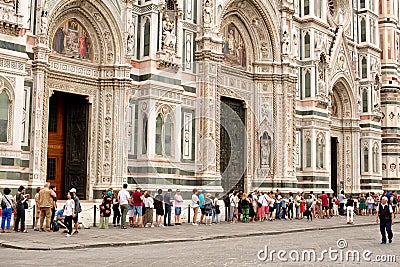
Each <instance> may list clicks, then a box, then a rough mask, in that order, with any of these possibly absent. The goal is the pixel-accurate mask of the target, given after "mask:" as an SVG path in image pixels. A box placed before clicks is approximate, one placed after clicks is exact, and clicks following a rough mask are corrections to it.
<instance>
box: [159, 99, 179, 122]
mask: <svg viewBox="0 0 400 267" xmlns="http://www.w3.org/2000/svg"><path fill="white" fill-rule="evenodd" d="M158 114H160V115H161V118H162V119H163V121H164V120H165V118H166V117H167V116H168V115H169V116H171V121H172V122H173V121H174V119H175V114H174V107H173V106H171V105H168V104H161V103H158V107H157V109H156V115H157V116H158ZM157 116H156V117H157Z"/></svg>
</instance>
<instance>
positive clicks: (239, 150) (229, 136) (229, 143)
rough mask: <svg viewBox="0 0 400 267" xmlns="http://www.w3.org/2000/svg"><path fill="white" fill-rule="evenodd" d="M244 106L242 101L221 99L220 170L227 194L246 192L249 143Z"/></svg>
mask: <svg viewBox="0 0 400 267" xmlns="http://www.w3.org/2000/svg"><path fill="white" fill-rule="evenodd" d="M243 104H244V102H243V101H242V100H238V99H233V98H227V97H221V120H220V122H221V124H220V129H221V130H220V170H221V176H222V187H223V189H224V192H225V193H227V192H229V191H230V190H231V189H236V190H244V175H245V170H246V156H245V155H246V153H247V143H246V127H245V109H244V107H243Z"/></svg>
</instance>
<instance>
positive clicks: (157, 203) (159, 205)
mask: <svg viewBox="0 0 400 267" xmlns="http://www.w3.org/2000/svg"><path fill="white" fill-rule="evenodd" d="M154 208H155V209H156V210H160V209H162V202H161V201H160V200H158V199H156V198H154Z"/></svg>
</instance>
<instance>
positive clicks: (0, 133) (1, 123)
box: [0, 88, 10, 142]
mask: <svg viewBox="0 0 400 267" xmlns="http://www.w3.org/2000/svg"><path fill="white" fill-rule="evenodd" d="M0 90H2V92H1V94H0V142H7V141H8V134H7V132H8V124H9V123H10V122H9V119H10V118H9V113H10V99H9V97H8V94H7V92H6V90H4V89H3V88H0Z"/></svg>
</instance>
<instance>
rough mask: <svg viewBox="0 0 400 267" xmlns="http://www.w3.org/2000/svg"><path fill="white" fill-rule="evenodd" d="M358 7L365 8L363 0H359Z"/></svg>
mask: <svg viewBox="0 0 400 267" xmlns="http://www.w3.org/2000/svg"><path fill="white" fill-rule="evenodd" d="M360 8H365V0H360Z"/></svg>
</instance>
